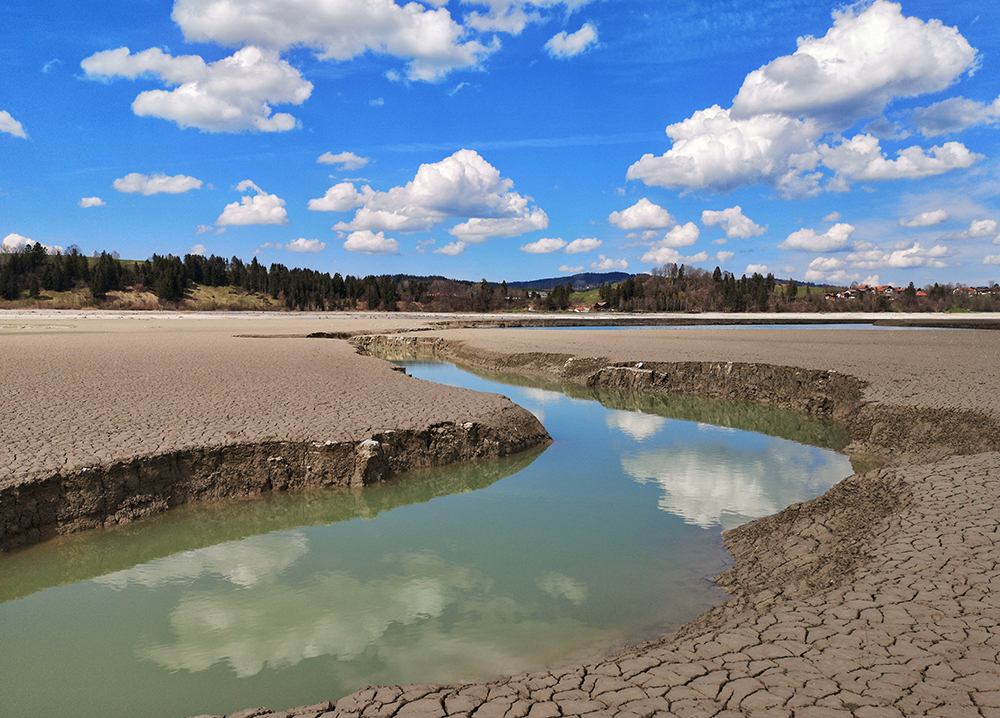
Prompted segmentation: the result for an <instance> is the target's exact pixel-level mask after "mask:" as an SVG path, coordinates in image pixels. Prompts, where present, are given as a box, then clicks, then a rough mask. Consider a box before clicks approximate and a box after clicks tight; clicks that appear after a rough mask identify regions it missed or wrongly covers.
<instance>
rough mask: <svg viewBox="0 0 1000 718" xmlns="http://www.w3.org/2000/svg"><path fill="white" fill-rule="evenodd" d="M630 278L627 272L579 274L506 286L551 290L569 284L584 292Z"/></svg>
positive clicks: (508, 283) (512, 283)
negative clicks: (606, 283)
mask: <svg viewBox="0 0 1000 718" xmlns="http://www.w3.org/2000/svg"><path fill="white" fill-rule="evenodd" d="M632 276H635V275H633V274H629V273H628V272H581V273H579V274H574V275H572V276H569V277H548V278H546V279H532V280H529V281H527V282H507V286H508V287H511V288H513V289H552V288H553V287H555V286H556V285H559V284H566V282H571V283H572V284H573V290H574V291H577V292H585V291H587V290H588V289H595V288H596V287H599V286H601V285H602V284H603V283H605V282H608V283H609V284H616V283H617V282H624V281H625V280H626V279H628V278H629V277H632Z"/></svg>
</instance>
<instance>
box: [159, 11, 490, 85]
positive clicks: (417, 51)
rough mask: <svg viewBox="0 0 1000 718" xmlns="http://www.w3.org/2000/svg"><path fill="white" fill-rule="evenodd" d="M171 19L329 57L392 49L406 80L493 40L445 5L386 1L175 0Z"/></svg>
mask: <svg viewBox="0 0 1000 718" xmlns="http://www.w3.org/2000/svg"><path fill="white" fill-rule="evenodd" d="M432 4H441V3H432ZM173 19H174V20H175V21H176V22H177V24H178V25H180V27H181V30H182V31H183V32H184V36H185V38H187V39H188V40H189V41H194V42H218V43H221V44H223V45H230V46H240V45H243V44H252V45H258V46H261V47H267V48H271V49H274V50H288V49H290V48H293V47H297V46H305V47H309V48H312V49H314V50H316V51H317V52H318V54H319V57H320V58H322V59H334V60H349V59H351V58H353V57H356V56H358V55H362V54H364V53H366V52H376V53H383V54H387V55H392V56H395V57H399V58H402V59H405V60H408V61H409V67H408V71H407V74H408V77H409V79H411V80H436V79H438V78H440V77H442V76H444V75H446V74H447V73H448V72H450V71H451V70H453V69H456V68H462V67H473V66H475V65H476V64H478V63H479V61H480V60H481V59H482V58H484V57H486V56H487V55H489V54H490V53H491V52H493V51H494V50H496V49H497V48H498V47H499V43H498V42H497V41H494V42H493V43H491V44H489V45H485V44H483V43H481V42H479V41H478V40H476V39H468V37H467V32H466V29H465V28H464V27H462V25H460V24H459V23H457V22H455V20H454V19H452V17H451V15H450V14H449V13H448V10H447V9H446V8H444V7H438V8H434V9H429V8H426V7H424V6H422V5H420V4H418V3H415V2H410V3H407V4H405V5H397V4H396V3H395V2H392V0H270V1H269V2H266V3H265V2H258V1H256V0H176V2H175V3H174V11H173Z"/></svg>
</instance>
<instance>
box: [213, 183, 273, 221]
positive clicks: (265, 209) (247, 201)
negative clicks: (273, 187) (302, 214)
mask: <svg viewBox="0 0 1000 718" xmlns="http://www.w3.org/2000/svg"><path fill="white" fill-rule="evenodd" d="M248 190H253V191H254V192H255V193H256V194H255V195H245V196H244V197H243V198H242V199H241V201H239V202H233V203H232V204H227V205H226V207H225V209H223V210H222V214H220V215H219V218H218V219H217V220H215V224H216V225H218V226H220V227H226V226H242V225H247V224H288V212H286V211H285V200H283V199H281V198H280V197H278V196H277V195H273V194H268V193H267V192H265V191H264V190H262V189H261V188H260V187H258V186H257V185H255V184H254V183H253V182H251V181H250V180H243V181H242V182H240V183H239V184H238V185H236V191H237V192H246V191H248Z"/></svg>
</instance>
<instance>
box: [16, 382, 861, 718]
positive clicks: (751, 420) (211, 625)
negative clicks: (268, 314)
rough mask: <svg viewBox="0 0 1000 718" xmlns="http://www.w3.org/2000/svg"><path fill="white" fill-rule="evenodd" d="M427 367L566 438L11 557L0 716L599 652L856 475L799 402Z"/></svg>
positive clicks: (256, 697)
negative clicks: (725, 536)
mask: <svg viewBox="0 0 1000 718" xmlns="http://www.w3.org/2000/svg"><path fill="white" fill-rule="evenodd" d="M409 371H410V373H411V374H413V375H415V376H418V377H422V378H425V379H429V380H433V381H438V382H442V383H449V384H459V385H463V386H467V387H470V388H473V389H478V390H482V391H493V392H501V393H504V394H506V395H507V396H510V397H511V398H512V399H513V400H514V401H515V402H517V403H519V404H521V405H522V406H524V407H526V408H527V409H528V410H530V411H532V412H533V413H534V414H535V415H536V416H538V417H539V418H540V419H541V420H542V421H543V423H544V424H545V426H546V428H548V430H549V432H550V433H551V434H552V436H553V438H554V443H553V444H552V445H551V446H550V447H548V448H547V449H545V450H544V451H542V450H537V451H534V452H528V453H526V454H523V455H520V456H517V457H511V458H508V459H505V460H502V461H497V462H486V463H477V464H469V465H465V466H461V467H453V468H449V469H438V470H433V471H421V472H413V473H412V474H410V475H408V476H404V477H400V479H399V480H397V481H393V482H390V483H389V484H387V485H384V486H378V487H372V488H369V489H364V490H346V489H345V490H332V491H324V492H305V493H299V494H289V495H283V494H279V495H271V496H265V497H261V498H257V499H253V500H245V501H231V502H224V503H220V504H214V505H206V506H193V507H187V508H183V509H179V510H177V511H174V512H171V513H168V514H164V515H161V516H157V517H153V518H151V519H149V520H145V521H142V522H139V523H137V524H133V525H131V526H125V527H119V528H116V529H113V530H108V531H97V532H92V533H86V534H79V535H76V536H69V537H63V538H60V539H57V540H55V541H52V542H49V543H46V544H42V545H39V546H35V547H31V548H30V549H27V550H24V551H20V552H16V553H14V554H12V555H8V556H2V557H0V601H2V603H0V646H3V651H0V676H2V681H3V682H2V686H3V688H2V694H3V697H2V703H0V715H3V716H7V715H10V716H16V715H44V716H47V717H49V718H59V717H62V716H66V717H69V716H73V717H74V718H80V717H87V716H95V717H96V716H101V717H102V718H107V717H109V716H130V717H140V716H156V717H157V718H161V717H163V716H178V717H180V716H186V715H197V714H201V713H220V714H221V713H228V712H232V711H235V710H238V709H241V708H246V707H250V706H256V705H267V706H270V707H271V708H274V709H280V708H289V707H292V706H295V705H302V704H306V703H311V702H315V701H319V700H325V699H336V698H338V697H340V696H342V695H345V694H347V693H349V692H351V691H353V690H356V689H358V688H361V687H363V686H366V685H370V684H396V683H410V682H428V681H430V682H456V681H469V680H480V679H487V678H491V677H494V676H497V675H499V674H504V673H511V672H517V671H522V670H531V669H538V668H542V667H544V666H555V665H560V664H565V663H568V662H573V661H577V660H584V659H587V658H592V657H595V656H598V655H601V654H603V653H604V652H606V651H607V650H610V649H612V648H614V647H616V646H620V645H622V644H625V643H629V642H636V641H641V640H643V639H645V638H649V637H652V636H654V635H659V634H662V633H663V632H667V631H669V630H672V629H674V628H676V627H678V626H680V625H681V624H683V623H685V622H686V621H688V620H690V619H692V618H694V617H696V616H697V615H699V614H700V613H702V612H703V611H704V610H705V609H707V608H708V607H710V606H712V605H716V604H717V603H719V602H720V601H722V600H724V598H725V596H724V594H723V593H722V592H721V591H719V590H718V589H717V588H716V587H715V586H714V585H713V584H712V583H710V581H709V580H708V579H709V577H711V576H713V575H715V574H716V573H718V572H719V571H720V570H722V569H724V568H725V567H726V566H728V565H729V564H730V560H729V557H728V555H727V554H726V552H725V550H724V548H723V546H722V543H721V530H722V529H723V528H727V527H731V526H735V525H737V524H739V523H741V522H744V521H746V520H748V519H751V518H754V517H757V516H762V515H765V514H770V513H773V512H774V511H777V510H779V509H781V508H782V507H784V506H786V505H788V504H791V503H793V502H796V501H800V500H803V499H806V498H810V497H812V496H815V495H817V494H819V493H822V492H823V491H824V490H826V488H828V487H829V486H830V485H832V484H833V483H835V482H836V481H838V480H839V479H841V478H843V477H845V476H847V475H849V474H850V473H851V468H850V464H849V462H848V459H847V457H846V456H844V455H842V454H839V453H837V452H836V451H835V449H837V448H840V447H842V446H843V444H844V443H845V441H846V438H845V437H844V435H843V434H842V433H840V432H838V431H836V430H834V429H832V428H831V427H829V426H827V425H824V424H822V423H819V422H814V421H810V420H808V419H804V418H803V417H801V416H798V415H793V414H787V413H782V412H776V411H770V410H762V409H760V408H757V407H748V406H744V405H734V404H727V403H723V402H703V401H696V400H692V399H667V398H663V397H650V396H640V395H630V394H620V393H614V392H607V391H605V392H600V393H591V392H588V391H587V390H584V389H581V388H579V387H570V388H567V389H566V391H568V392H569V393H570V396H568V395H567V394H566V393H563V392H562V391H561V390H560V387H557V386H555V385H551V384H546V383H543V382H534V383H533V385H527V386H514V385H512V384H508V383H503V382H510V381H513V379H512V378H510V377H500V376H489V377H487V376H476V375H473V374H470V373H466V372H462V371H459V370H457V369H455V368H454V367H451V366H448V365H443V364H413V365H411V366H410V369H409ZM519 381H523V380H519ZM674 417H679V418H674ZM761 431H767V432H770V433H772V434H776V435H777V436H781V437H786V438H776V437H775V436H767V435H765V434H763V433H758V432H761ZM797 442H804V443H797ZM809 444H812V445H809Z"/></svg>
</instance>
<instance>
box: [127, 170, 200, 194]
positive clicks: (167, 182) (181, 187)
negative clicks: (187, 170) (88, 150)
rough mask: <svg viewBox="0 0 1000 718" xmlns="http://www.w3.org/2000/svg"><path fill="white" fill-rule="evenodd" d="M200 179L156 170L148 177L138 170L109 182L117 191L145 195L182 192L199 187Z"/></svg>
mask: <svg viewBox="0 0 1000 718" xmlns="http://www.w3.org/2000/svg"><path fill="white" fill-rule="evenodd" d="M201 185H202V181H201V180H200V179H195V178H194V177H188V176H186V175H174V176H173V177H169V176H167V175H165V174H162V173H160V172H157V173H156V174H154V175H153V176H152V177H148V176H146V175H144V174H140V173H138V172H133V173H131V174H127V175H125V176H124V177H121V178H119V179H116V180H115V181H114V182H112V183H111V186H112V187H114V188H115V189H116V190H118V191H119V192H126V193H130V194H135V193H137V192H138V193H140V194H144V195H146V196H149V195H152V194H183V193H184V192H188V191H190V190H193V189H201Z"/></svg>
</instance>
